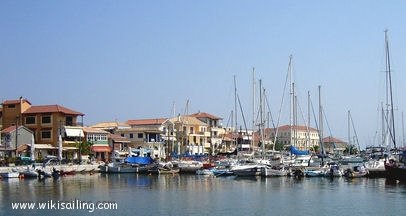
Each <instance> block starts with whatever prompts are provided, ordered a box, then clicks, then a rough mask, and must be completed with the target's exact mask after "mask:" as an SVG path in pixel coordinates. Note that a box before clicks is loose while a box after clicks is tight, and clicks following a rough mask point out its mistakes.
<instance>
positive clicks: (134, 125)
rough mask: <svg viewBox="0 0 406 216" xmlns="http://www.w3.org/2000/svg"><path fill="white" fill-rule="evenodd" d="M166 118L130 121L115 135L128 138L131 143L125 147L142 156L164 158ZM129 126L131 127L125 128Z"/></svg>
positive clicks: (118, 129)
mask: <svg viewBox="0 0 406 216" xmlns="http://www.w3.org/2000/svg"><path fill="white" fill-rule="evenodd" d="M166 120H167V119H166V118H154V119H135V120H128V121H127V122H126V123H125V124H123V125H122V126H121V127H118V128H117V130H115V132H114V134H116V135H120V136H121V137H123V138H126V139H127V140H128V141H129V143H125V144H124V145H125V146H127V147H128V148H131V149H132V152H135V153H136V154H138V155H141V156H151V157H153V158H164V157H166V154H165V145H164V141H163V138H162V135H163V129H164V126H163V123H164V122H165V121H166ZM124 125H129V127H124Z"/></svg>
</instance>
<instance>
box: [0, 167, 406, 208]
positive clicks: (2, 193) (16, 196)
mask: <svg viewBox="0 0 406 216" xmlns="http://www.w3.org/2000/svg"><path fill="white" fill-rule="evenodd" d="M405 201H406V185H405V184H400V183H392V182H388V181H387V180H386V179H384V178H376V179H369V178H359V179H346V178H335V179H329V178H302V179H295V178H290V177H280V178H260V177H258V178H238V177H234V176H230V177H205V176H196V175H137V174H110V175H108V174H93V175H89V174H77V175H74V176H67V177H61V178H59V179H57V180H54V179H52V178H49V179H45V180H41V181H40V180H37V179H2V180H1V181H0V215H42V216H43V215H50V214H52V215H53V216H55V215H64V216H67V215H92V214H93V215H113V214H114V215H330V216H334V215H340V216H341V215H404V214H405V213H406V205H405ZM18 202H31V203H35V204H36V205H39V203H46V204H48V206H46V208H45V209H38V207H37V206H36V207H35V208H34V209H31V210H28V209H25V210H24V209H13V206H12V204H15V203H18ZM51 202H52V203H51ZM74 202H81V203H85V202H87V203H95V204H96V203H98V202H99V203H100V202H113V203H115V204H116V206H115V208H116V209H97V208H96V207H94V208H93V209H91V208H89V206H90V205H88V206H87V207H83V206H81V207H82V209H78V206H74V204H73V203H74ZM55 203H57V204H58V203H59V205H60V206H59V209H57V206H56V205H55ZM61 203H65V204H67V203H71V204H72V205H70V206H69V208H73V209H67V208H68V206H67V205H64V207H65V208H64V209H62V207H61V206H62V204H61ZM52 205H53V206H52Z"/></svg>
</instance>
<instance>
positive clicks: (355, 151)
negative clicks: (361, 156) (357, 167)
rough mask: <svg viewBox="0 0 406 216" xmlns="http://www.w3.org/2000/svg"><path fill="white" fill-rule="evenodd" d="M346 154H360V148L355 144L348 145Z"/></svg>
mask: <svg viewBox="0 0 406 216" xmlns="http://www.w3.org/2000/svg"><path fill="white" fill-rule="evenodd" d="M344 153H345V154H350V155H355V154H358V149H357V148H356V147H355V145H348V146H347V147H346V148H345V150H344Z"/></svg>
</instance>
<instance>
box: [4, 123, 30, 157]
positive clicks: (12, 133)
mask: <svg viewBox="0 0 406 216" xmlns="http://www.w3.org/2000/svg"><path fill="white" fill-rule="evenodd" d="M17 134H18V136H17ZM32 135H33V133H32V131H31V130H30V129H28V128H26V127H24V126H18V127H17V129H16V126H9V127H7V128H5V129H3V130H2V131H1V137H2V140H1V143H2V144H1V145H0V154H1V156H2V157H5V156H7V157H14V156H15V153H16V150H17V148H19V147H20V146H22V145H24V144H31V142H32V141H31V139H32Z"/></svg>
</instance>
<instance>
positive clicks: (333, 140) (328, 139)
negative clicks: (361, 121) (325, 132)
mask: <svg viewBox="0 0 406 216" xmlns="http://www.w3.org/2000/svg"><path fill="white" fill-rule="evenodd" d="M323 143H345V142H344V141H342V140H340V139H337V138H334V137H331V136H328V137H324V138H323Z"/></svg>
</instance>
